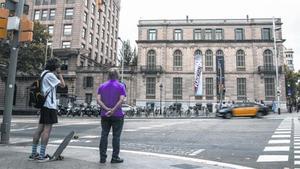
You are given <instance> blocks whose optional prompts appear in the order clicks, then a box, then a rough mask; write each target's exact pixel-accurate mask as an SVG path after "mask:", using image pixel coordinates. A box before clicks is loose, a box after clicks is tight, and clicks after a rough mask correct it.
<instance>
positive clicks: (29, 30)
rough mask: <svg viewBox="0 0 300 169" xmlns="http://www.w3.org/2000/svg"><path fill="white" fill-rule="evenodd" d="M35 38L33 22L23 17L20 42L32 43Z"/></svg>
mask: <svg viewBox="0 0 300 169" xmlns="http://www.w3.org/2000/svg"><path fill="white" fill-rule="evenodd" d="M32 37H33V21H31V20H29V19H28V18H27V16H22V17H21V20H20V30H19V42H31V41H32Z"/></svg>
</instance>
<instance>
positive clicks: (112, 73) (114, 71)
mask: <svg viewBox="0 0 300 169" xmlns="http://www.w3.org/2000/svg"><path fill="white" fill-rule="evenodd" d="M118 78H119V70H118V68H110V69H109V70H108V79H110V80H113V79H114V80H116V79H118Z"/></svg>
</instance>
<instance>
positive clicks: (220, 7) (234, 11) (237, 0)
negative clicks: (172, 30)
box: [119, 0, 300, 71]
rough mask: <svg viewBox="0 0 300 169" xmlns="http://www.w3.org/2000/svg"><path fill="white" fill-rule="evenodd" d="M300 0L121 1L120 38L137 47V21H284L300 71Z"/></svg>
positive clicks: (284, 35)
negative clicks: (247, 19)
mask: <svg viewBox="0 0 300 169" xmlns="http://www.w3.org/2000/svg"><path fill="white" fill-rule="evenodd" d="M299 6H300V1H299V0H121V11H120V22H119V23H120V25H119V31H120V32H119V36H120V37H121V38H122V39H123V40H130V43H131V45H132V46H136V43H135V40H137V37H138V28H137V25H138V21H139V20H148V19H185V18H186V16H187V15H188V16H189V19H246V16H247V15H249V18H272V17H273V16H274V17H275V18H281V19H282V23H283V25H282V33H283V38H284V39H286V41H285V42H284V46H285V47H287V48H292V49H293V50H294V67H295V70H296V71H297V70H300V56H299V53H300V34H299V33H300V9H299Z"/></svg>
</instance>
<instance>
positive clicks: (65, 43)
mask: <svg viewBox="0 0 300 169" xmlns="http://www.w3.org/2000/svg"><path fill="white" fill-rule="evenodd" d="M62 48H71V42H70V41H63V42H62Z"/></svg>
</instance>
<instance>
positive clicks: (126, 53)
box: [119, 40, 137, 66]
mask: <svg viewBox="0 0 300 169" xmlns="http://www.w3.org/2000/svg"><path fill="white" fill-rule="evenodd" d="M120 54H121V58H120V60H119V61H120V62H121V63H122V59H123V58H124V66H136V65H137V53H136V48H134V50H133V51H132V47H131V45H130V41H129V40H127V41H124V42H123V43H122V48H121V49H120Z"/></svg>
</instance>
